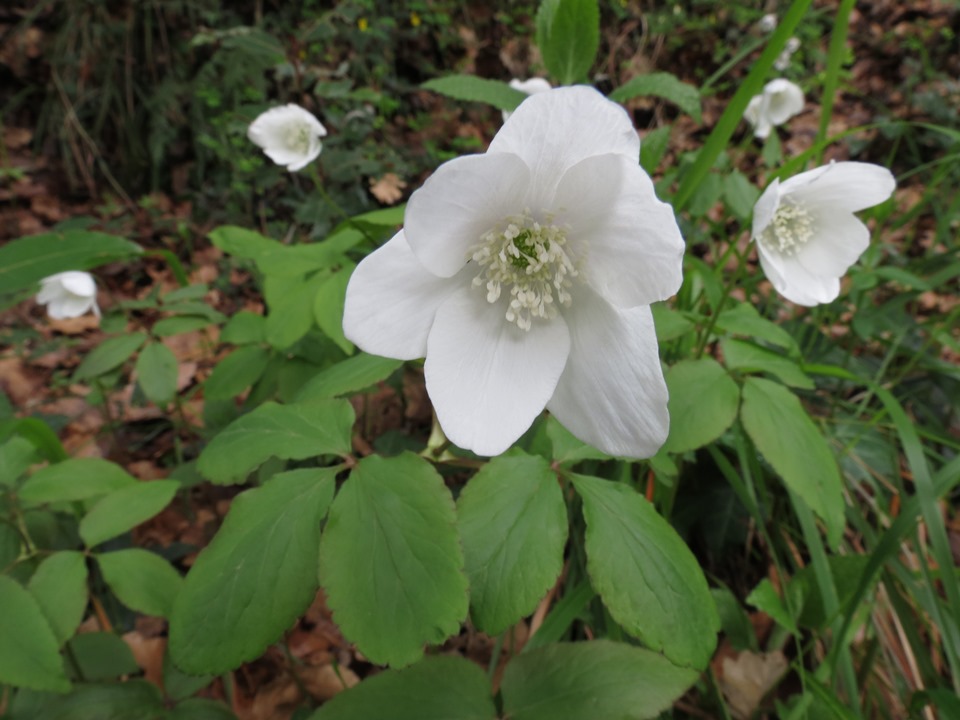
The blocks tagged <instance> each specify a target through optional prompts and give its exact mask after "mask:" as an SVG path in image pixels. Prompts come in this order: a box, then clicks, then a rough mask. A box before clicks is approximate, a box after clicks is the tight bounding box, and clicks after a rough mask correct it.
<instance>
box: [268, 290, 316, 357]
mask: <svg viewBox="0 0 960 720" xmlns="http://www.w3.org/2000/svg"><path fill="white" fill-rule="evenodd" d="M328 277H329V275H328V274H327V273H324V272H319V273H317V274H316V275H313V276H312V277H310V278H306V277H286V276H277V275H268V276H267V278H266V279H265V280H264V285H263V292H264V296H265V297H266V300H267V306H268V308H269V313H268V314H267V342H268V343H270V345H272V346H273V347H275V348H276V349H277V350H284V349H286V348H288V347H290V346H291V345H293V344H294V343H295V342H297V340H299V339H300V338H302V337H303V336H304V335H306V334H307V333H308V332H309V331H310V328H311V327H313V299H314V298H315V297H316V296H317V291H318V290H319V289H320V286H321V285H322V284H323V283H324V282H325V281H326V280H327V278H328Z"/></svg>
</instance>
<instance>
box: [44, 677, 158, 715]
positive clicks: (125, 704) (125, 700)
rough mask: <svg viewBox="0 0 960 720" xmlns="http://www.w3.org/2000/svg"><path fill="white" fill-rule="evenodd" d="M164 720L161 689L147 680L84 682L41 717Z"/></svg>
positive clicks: (47, 709) (46, 709) (45, 711)
mask: <svg viewBox="0 0 960 720" xmlns="http://www.w3.org/2000/svg"><path fill="white" fill-rule="evenodd" d="M131 718H136V719H137V720H166V718H167V714H166V710H165V708H164V706H163V696H162V694H161V692H160V689H159V688H158V687H157V686H156V685H153V684H152V683H149V682H147V681H146V680H128V681H126V682H122V683H83V684H81V685H77V687H76V689H75V690H74V691H73V692H72V693H70V694H69V695H67V696H66V697H64V698H62V699H59V700H58V701H57V702H56V703H55V704H53V705H52V706H51V707H49V708H47V707H44V712H43V716H42V720H131Z"/></svg>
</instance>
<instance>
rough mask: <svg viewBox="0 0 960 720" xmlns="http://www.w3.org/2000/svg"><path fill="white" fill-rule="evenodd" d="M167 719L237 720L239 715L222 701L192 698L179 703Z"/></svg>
mask: <svg viewBox="0 0 960 720" xmlns="http://www.w3.org/2000/svg"><path fill="white" fill-rule="evenodd" d="M166 720H237V716H236V715H234V714H233V713H232V712H230V709H229V708H228V707H227V706H226V705H224V704H223V703H222V702H217V701H216V700H208V699H207V698H190V699H189V700H184V701H183V702H180V703H177V705H176V707H174V708H173V710H171V711H170V712H169V714H168V715H167V718H166Z"/></svg>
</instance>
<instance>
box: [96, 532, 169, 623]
mask: <svg viewBox="0 0 960 720" xmlns="http://www.w3.org/2000/svg"><path fill="white" fill-rule="evenodd" d="M96 557H97V564H98V565H99V566H100V571H101V572H102V573H103V579H104V580H106V582H107V585H109V586H110V589H111V590H113V592H114V594H115V595H116V596H117V597H118V598H119V599H120V602H122V603H123V604H124V605H126V606H127V607H128V608H130V609H131V610H136V611H137V612H141V613H143V614H144V615H156V616H159V617H164V618H165V617H169V616H170V611H171V610H172V609H173V602H174V600H176V598H177V594H178V593H179V592H180V588H181V587H182V586H183V578H182V577H181V576H180V573H178V572H177V571H176V570H175V569H174V568H173V567H172V566H171V565H170V563H168V562H167V561H166V560H164V559H163V558H162V557H160V556H159V555H157V554H156V553H153V552H150V551H149V550H142V549H140V548H129V549H127V550H117V551H116V552H109V553H104V554H102V555H97V556H96Z"/></svg>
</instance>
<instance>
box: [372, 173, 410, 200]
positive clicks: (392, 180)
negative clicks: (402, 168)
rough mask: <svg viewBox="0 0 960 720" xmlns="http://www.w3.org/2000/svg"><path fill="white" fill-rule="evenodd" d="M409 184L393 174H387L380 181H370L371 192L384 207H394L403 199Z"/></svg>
mask: <svg viewBox="0 0 960 720" xmlns="http://www.w3.org/2000/svg"><path fill="white" fill-rule="evenodd" d="M406 186H407V183H406V182H404V181H403V180H401V179H400V178H399V177H397V176H396V175H394V174H393V173H387V174H386V175H384V176H383V177H382V178H380V179H379V180H373V179H372V178H371V180H370V192H371V193H372V194H373V196H374V197H375V198H376V199H377V200H379V201H380V202H381V203H382V204H384V205H393V204H394V203H396V202H399V201H400V199H401V198H402V197H403V189H404V188H405V187H406Z"/></svg>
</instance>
